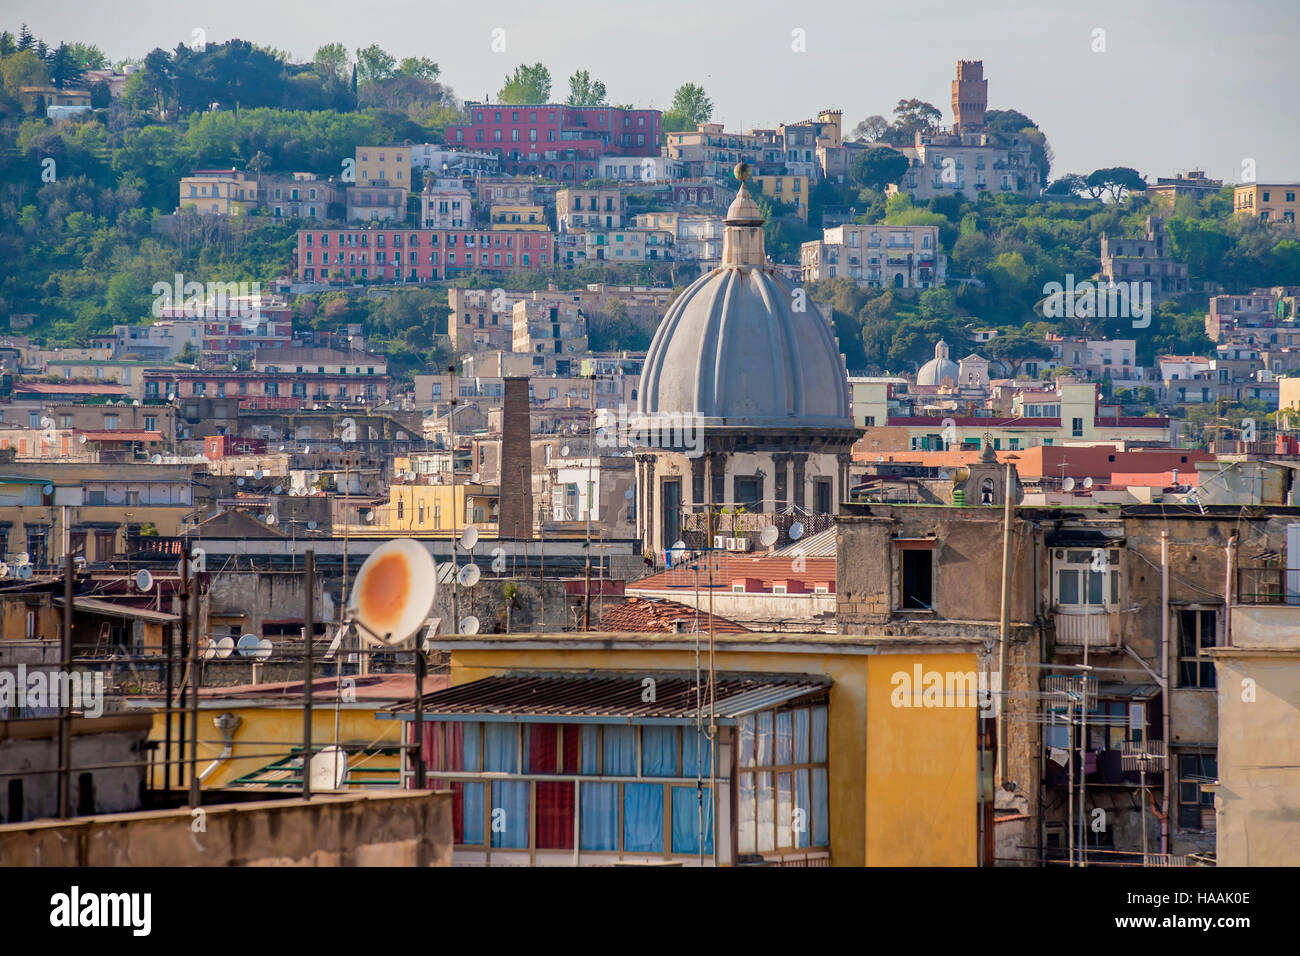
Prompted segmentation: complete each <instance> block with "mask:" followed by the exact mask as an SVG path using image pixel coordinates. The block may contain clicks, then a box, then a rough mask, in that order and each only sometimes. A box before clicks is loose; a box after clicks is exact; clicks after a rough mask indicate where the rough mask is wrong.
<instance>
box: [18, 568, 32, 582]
mask: <svg viewBox="0 0 1300 956" xmlns="http://www.w3.org/2000/svg"><path fill="white" fill-rule="evenodd" d="M15 576H16V577H17V578H18V580H19V581H26V580H27V579H28V578H30V577H31V576H32V566H31V565H30V564H23V565H19V567H18V571H17V572H16V575H15Z"/></svg>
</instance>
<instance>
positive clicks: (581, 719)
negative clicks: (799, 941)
mask: <svg viewBox="0 0 1300 956" xmlns="http://www.w3.org/2000/svg"><path fill="white" fill-rule="evenodd" d="M715 642H716V645H715V652H716V656H715V664H716V673H717V683H716V688H715V694H714V701H715V706H714V708H713V710H714V713H715V714H716V724H717V727H718V732H717V736H716V740H715V741H714V742H709V741H708V740H707V739H706V738H705V736H704V731H707V729H708V723H709V721H708V720H707V719H705V720H704V722H703V723H704V726H703V728H701V727H700V724H699V723H698V722H697V719H696V713H695V701H696V684H695V680H694V673H695V667H696V653H697V649H698V647H699V646H700V645H701V644H702V645H703V649H704V653H705V655H707V654H708V639H707V636H698V635H695V634H625V633H620V634H617V635H613V634H602V633H584V632H570V633H564V634H555V635H547V634H512V635H476V636H474V637H472V638H471V637H464V636H461V637H458V636H454V635H444V636H440V637H437V638H435V639H434V647H435V648H436V649H438V650H444V651H447V652H449V654H450V662H451V671H450V677H451V687H450V688H448V689H447V690H445V691H441V692H438V693H435V694H431V695H427V696H426V698H425V701H424V719H425V721H426V727H427V731H426V737H425V739H426V740H427V741H429V746H428V748H427V751H426V755H425V763H426V767H427V773H428V774H429V776H430V777H431V778H432V779H434V780H439V781H443V782H446V783H453V784H454V786H455V789H456V790H457V791H458V793H459V794H460V800H459V802H458V814H457V819H456V820H455V822H454V826H455V831H456V841H457V846H456V861H457V862H458V863H465V864H470V865H473V864H484V863H486V864H489V865H573V864H575V863H576V864H579V865H609V864H611V863H615V862H619V861H623V862H638V863H682V864H686V865H691V864H694V863H698V862H700V850H701V842H702V843H703V850H704V863H705V864H706V865H712V864H713V857H714V852H713V851H714V839H715V835H716V846H717V851H718V852H717V854H716V856H717V862H718V864H719V865H748V864H766V865H791V866H825V865H829V864H834V865H847V866H862V865H869V866H973V865H975V864H977V862H978V861H979V856H980V855H979V847H978V821H979V813H980V793H979V787H980V782H979V774H978V773H977V766H978V761H977V754H976V748H977V732H976V728H977V717H978V715H979V714H980V712H981V710H980V706H981V704H980V700H979V699H978V698H979V695H978V694H977V693H976V692H975V691H976V688H977V686H978V680H979V675H978V673H977V672H978V671H979V670H980V668H981V667H983V666H984V665H983V664H981V663H980V661H979V658H978V653H979V649H980V644H979V641H978V640H977V639H975V638H969V639H968V638H961V637H946V638H944V637H939V638H923V637H916V638H879V637H862V636H847V635H826V634H780V635H772V634H754V633H720V634H718V635H716V638H715ZM706 666H707V664H706ZM936 682H937V683H936ZM984 686H985V687H987V686H988V685H987V684H985V685H984ZM963 687H964V688H966V690H965V691H963V690H962V688H963ZM923 689H924V693H923V692H922V691H923ZM489 698H490V699H491V700H492V704H491V706H485V705H484V703H483V702H484V701H485V700H487V699H489ZM706 699H707V694H706ZM990 700H991V698H990ZM557 713H560V714H563V715H564V716H563V717H562V718H560V717H556V716H555V715H556V714H557ZM392 716H395V717H398V718H401V720H402V723H403V724H404V725H405V726H408V727H409V726H410V720H411V718H412V716H413V714H412V711H411V709H410V707H409V706H402V707H399V708H396V709H395V711H394V713H393V714H392ZM715 758H716V759H715ZM714 763H716V768H717V773H716V776H715V775H714V773H713V771H712V767H713V765H714ZM489 774H490V775H491V776H486V775H489ZM697 783H699V784H700V786H701V787H702V792H703V796H702V797H697ZM485 787H490V788H491V798H490V799H484V797H485V789H484V788H485ZM715 787H716V789H717V792H718V793H719V794H721V795H723V796H721V797H720V798H719V800H718V801H717V810H718V813H717V818H716V820H715V819H714V818H713V815H712V805H713V801H712V800H711V799H710V798H709V794H710V793H711V792H712V791H713V789H714V788H715ZM575 788H580V790H575ZM575 796H576V798H577V799H576V801H575ZM701 806H702V807H703V811H702V812H703V816H704V819H705V825H704V826H703V827H701V826H700V815H701ZM493 808H500V809H502V810H503V811H504V817H503V818H502V820H500V821H498V820H497V819H496V817H489V816H488V813H489V810H492V809H493ZM733 808H734V809H733ZM493 823H498V825H500V826H502V829H500V830H497V831H495V832H494V829H493ZM701 831H703V841H701ZM575 844H576V846H575Z"/></svg>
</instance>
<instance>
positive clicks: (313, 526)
mask: <svg viewBox="0 0 1300 956" xmlns="http://www.w3.org/2000/svg"><path fill="white" fill-rule="evenodd" d="M307 530H308V531H315V530H316V522H314V521H308V522H307Z"/></svg>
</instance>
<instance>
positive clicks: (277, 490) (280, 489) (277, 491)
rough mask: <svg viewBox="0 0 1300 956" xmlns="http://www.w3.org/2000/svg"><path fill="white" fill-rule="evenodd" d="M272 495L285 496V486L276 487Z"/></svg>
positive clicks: (272, 490)
mask: <svg viewBox="0 0 1300 956" xmlns="http://www.w3.org/2000/svg"><path fill="white" fill-rule="evenodd" d="M271 494H273V495H282V494H284V485H276V486H275V487H274V488H272V489H271Z"/></svg>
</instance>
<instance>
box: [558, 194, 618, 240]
mask: <svg viewBox="0 0 1300 956" xmlns="http://www.w3.org/2000/svg"><path fill="white" fill-rule="evenodd" d="M555 223H556V229H557V231H559V232H569V231H570V230H572V229H575V228H576V229H621V228H622V227H623V192H622V190H620V189H561V190H560V191H559V192H557V193H556V194H555Z"/></svg>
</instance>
